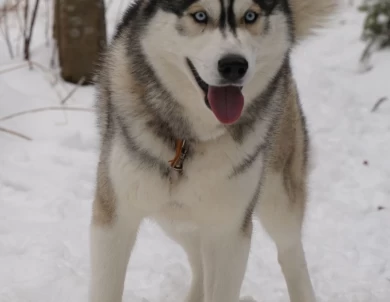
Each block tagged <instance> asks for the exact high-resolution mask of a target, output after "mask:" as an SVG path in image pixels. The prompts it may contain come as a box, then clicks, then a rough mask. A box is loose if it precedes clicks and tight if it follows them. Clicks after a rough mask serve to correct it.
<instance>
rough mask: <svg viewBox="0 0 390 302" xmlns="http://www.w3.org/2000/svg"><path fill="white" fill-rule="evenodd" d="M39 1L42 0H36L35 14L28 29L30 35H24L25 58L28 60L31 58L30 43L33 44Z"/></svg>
mask: <svg viewBox="0 0 390 302" xmlns="http://www.w3.org/2000/svg"><path fill="white" fill-rule="evenodd" d="M39 1H40V0H35V6H34V10H33V14H32V17H31V22H30V28H29V29H28V31H29V32H28V35H27V36H25V37H24V59H25V60H27V61H29V60H30V44H31V39H32V35H33V30H34V26H35V20H36V18H37V12H38V7H39ZM26 32H27V29H26Z"/></svg>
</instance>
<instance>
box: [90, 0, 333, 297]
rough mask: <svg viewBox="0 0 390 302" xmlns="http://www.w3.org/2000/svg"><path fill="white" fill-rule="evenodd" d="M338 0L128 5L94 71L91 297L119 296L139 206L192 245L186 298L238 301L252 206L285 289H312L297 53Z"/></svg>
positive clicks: (153, 0) (143, 1) (299, 293)
mask: <svg viewBox="0 0 390 302" xmlns="http://www.w3.org/2000/svg"><path fill="white" fill-rule="evenodd" d="M335 2H336V1H335V0H138V1H135V3H133V4H132V5H131V6H130V7H129V9H128V10H127V12H126V13H125V15H124V17H123V19H122V21H121V23H120V24H119V26H118V28H117V31H116V34H115V36H114V38H113V41H112V43H111V45H110V47H109V48H108V50H107V52H106V54H105V55H104V58H103V60H102V64H101V68H100V71H99V74H98V82H97V85H98V101H97V109H98V116H99V129H100V136H101V144H100V151H101V152H100V161H99V164H98V168H97V182H96V195H95V199H94V202H93V215H92V223H91V284H90V298H89V299H90V302H120V301H122V295H123V287H124V279H125V275H126V267H127V264H128V261H129V258H130V254H131V251H132V249H133V246H134V242H135V240H136V236H137V231H138V228H139V226H140V223H141V221H142V220H143V219H144V218H151V219H154V220H155V221H157V222H158V223H159V225H160V226H161V228H162V229H163V230H164V231H166V233H167V234H168V235H169V236H170V237H171V238H173V239H174V240H175V241H176V242H178V243H179V244H180V245H181V246H182V247H183V249H184V250H185V251H186V253H187V255H188V260H189V263H190V265H191V268H192V285H191V288H190V290H189V294H188V296H187V298H186V301H187V302H238V301H239V296H240V289H241V285H242V282H243V277H244V273H245V270H246V266H247V259H248V253H249V249H250V242H251V233H252V216H253V214H255V215H257V216H258V217H259V219H260V221H261V223H262V225H263V227H264V228H265V230H266V231H267V233H268V234H269V235H270V237H271V238H272V239H273V241H274V242H275V244H276V247H277V251H278V255H277V256H278V261H279V263H280V265H281V268H282V272H283V275H284V277H285V280H286V283H287V288H288V292H289V296H290V300H291V301H292V302H314V301H315V294H314V291H313V288H312V285H311V281H310V277H309V273H308V269H307V264H306V260H305V256H304V251H303V246H302V241H301V229H302V222H303V218H304V212H305V204H306V180H307V164H308V159H309V153H310V152H309V148H308V145H309V144H308V135H307V132H306V126H305V118H304V115H303V113H302V110H301V106H300V102H299V98H298V94H297V88H296V84H295V81H294V77H293V73H292V71H291V66H290V54H291V50H292V49H293V47H294V46H295V45H296V44H297V43H298V42H300V41H302V40H303V39H305V38H306V37H307V36H309V34H310V33H311V32H312V30H313V29H314V28H315V27H318V26H320V25H321V22H322V21H324V20H325V18H326V17H327V16H328V15H329V14H330V13H331V12H332V11H333V8H334V6H335ZM254 252H256V251H254Z"/></svg>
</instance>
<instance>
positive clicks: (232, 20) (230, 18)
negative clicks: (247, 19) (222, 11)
mask: <svg viewBox="0 0 390 302" xmlns="http://www.w3.org/2000/svg"><path fill="white" fill-rule="evenodd" d="M227 23H228V24H229V27H230V30H231V31H232V33H233V34H234V35H236V34H237V31H236V29H237V24H236V15H235V13H234V0H230V1H229V6H228V9H227Z"/></svg>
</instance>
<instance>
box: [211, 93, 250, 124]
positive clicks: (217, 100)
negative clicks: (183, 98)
mask: <svg viewBox="0 0 390 302" xmlns="http://www.w3.org/2000/svg"><path fill="white" fill-rule="evenodd" d="M207 99H208V101H209V103H210V107H211V110H212V111H213V112H214V114H215V116H216V117H217V119H218V120H219V121H220V122H221V123H223V124H232V123H234V122H235V121H237V120H238V119H239V118H240V116H241V112H242V108H243V107H244V96H243V95H242V93H241V90H240V88H239V87H236V86H225V87H213V86H209V90H208V93H207Z"/></svg>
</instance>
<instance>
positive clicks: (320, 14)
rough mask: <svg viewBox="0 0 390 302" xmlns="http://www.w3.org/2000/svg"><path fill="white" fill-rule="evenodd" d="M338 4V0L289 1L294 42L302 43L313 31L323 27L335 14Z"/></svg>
mask: <svg viewBox="0 0 390 302" xmlns="http://www.w3.org/2000/svg"><path fill="white" fill-rule="evenodd" d="M338 2H339V0H289V3H290V7H291V11H292V14H293V22H294V27H295V37H296V40H297V41H298V42H299V41H302V40H304V39H306V38H307V37H308V36H310V35H311V34H313V30H315V29H317V28H321V27H323V26H324V24H325V23H326V22H325V21H327V19H328V18H329V17H330V15H331V14H332V13H335V12H336V8H337V7H338Z"/></svg>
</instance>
